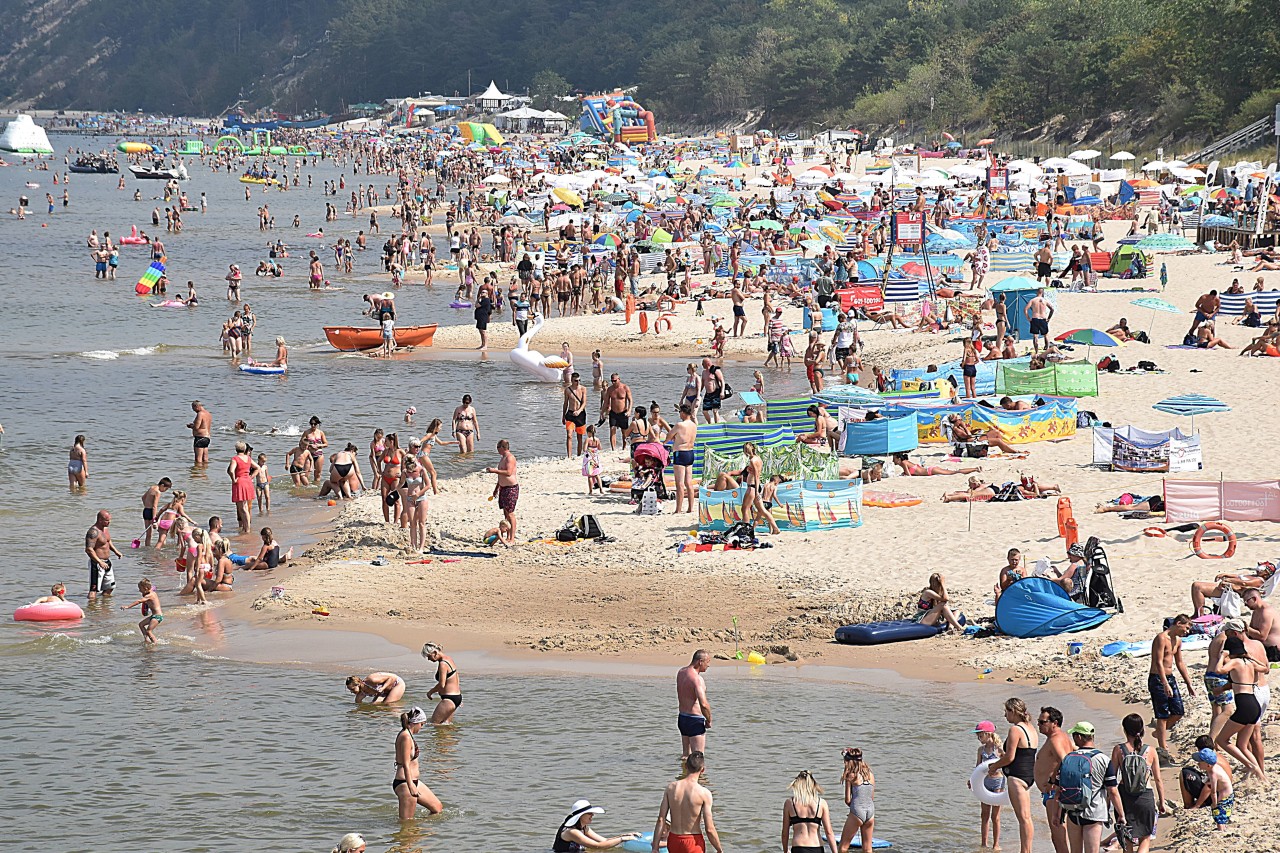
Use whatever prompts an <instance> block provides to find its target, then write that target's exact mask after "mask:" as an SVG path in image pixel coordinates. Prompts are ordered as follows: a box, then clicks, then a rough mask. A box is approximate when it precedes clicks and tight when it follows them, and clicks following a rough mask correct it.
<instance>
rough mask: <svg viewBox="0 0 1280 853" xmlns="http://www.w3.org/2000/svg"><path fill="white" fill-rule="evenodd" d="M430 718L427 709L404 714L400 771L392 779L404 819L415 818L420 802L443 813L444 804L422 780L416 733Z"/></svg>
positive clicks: (399, 738) (398, 760) (399, 741)
mask: <svg viewBox="0 0 1280 853" xmlns="http://www.w3.org/2000/svg"><path fill="white" fill-rule="evenodd" d="M426 722H427V712H426V711H424V710H422V709H421V708H410V709H409V710H408V711H406V712H405V713H403V714H401V715H400V733H399V734H398V735H396V775H395V777H394V779H393V780H392V782H391V790H393V791H395V793H396V799H397V800H399V801H400V819H401V820H412V819H413V814H414V812H415V811H417V809H418V806H422V807H423V808H425V809H426V810H427V811H429V812H431V814H440V812H442V811H444V805H443V804H442V803H441V802H440V798H439V797H437V796H436V795H435V794H433V793H432V792H431V789H430V788H428V787H427V786H426V785H423V784H422V783H421V782H419V781H418V754H419V752H418V742H417V741H416V740H414V735H416V734H417V733H418V732H420V731H422V726H423V724H425V723H426Z"/></svg>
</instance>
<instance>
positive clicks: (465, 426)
mask: <svg viewBox="0 0 1280 853" xmlns="http://www.w3.org/2000/svg"><path fill="white" fill-rule="evenodd" d="M453 437H454V438H456V439H457V440H458V452H459V453H461V454H462V455H464V456H470V455H471V454H473V453H475V452H476V442H477V441H479V440H480V419H479V418H478V417H477V416H476V410H475V409H474V408H473V407H472V406H471V395H470V394H463V395H462V405H461V406H459V407H458V408H456V409H454V410H453Z"/></svg>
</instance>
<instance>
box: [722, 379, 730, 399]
mask: <svg viewBox="0 0 1280 853" xmlns="http://www.w3.org/2000/svg"><path fill="white" fill-rule="evenodd" d="M732 396H733V386H732V385H730V384H729V383H728V382H725V383H724V390H723V391H721V392H720V399H721V400H728V399H729V398H730V397H732Z"/></svg>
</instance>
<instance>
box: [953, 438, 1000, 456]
mask: <svg viewBox="0 0 1280 853" xmlns="http://www.w3.org/2000/svg"><path fill="white" fill-rule="evenodd" d="M990 450H991V446H990V445H988V444H979V443H968V442H965V443H961V444H957V445H955V446H954V447H952V448H951V455H952V456H955V457H957V458H959V459H964V458H965V457H968V458H970V459H984V458H986V455H987V453H988V451H990Z"/></svg>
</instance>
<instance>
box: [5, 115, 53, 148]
mask: <svg viewBox="0 0 1280 853" xmlns="http://www.w3.org/2000/svg"><path fill="white" fill-rule="evenodd" d="M0 151H12V152H13V153H15V154H52V153H53V146H52V145H50V144H49V137H48V136H46V135H45V132H44V128H43V127H40V126H39V125H37V124H36V123H35V122H33V121H32V120H31V116H29V115H19V116H17V117H15V118H14V120H13V121H11V122H9V126H8V127H6V128H5V129H4V133H0Z"/></svg>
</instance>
